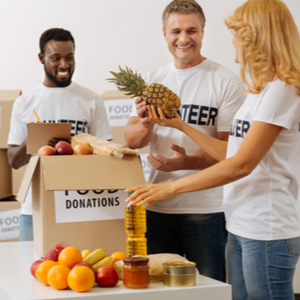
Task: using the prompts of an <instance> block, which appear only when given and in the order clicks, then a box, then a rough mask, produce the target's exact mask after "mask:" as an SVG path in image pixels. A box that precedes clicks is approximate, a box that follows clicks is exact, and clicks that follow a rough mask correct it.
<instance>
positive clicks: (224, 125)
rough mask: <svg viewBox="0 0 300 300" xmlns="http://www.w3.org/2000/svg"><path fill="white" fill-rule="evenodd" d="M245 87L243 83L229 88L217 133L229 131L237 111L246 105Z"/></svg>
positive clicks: (223, 102)
mask: <svg viewBox="0 0 300 300" xmlns="http://www.w3.org/2000/svg"><path fill="white" fill-rule="evenodd" d="M243 90H244V86H243V84H242V83H241V82H236V83H235V84H233V85H231V86H230V87H228V88H227V89H226V90H225V92H224V95H223V98H222V101H221V106H220V108H219V115H218V124H217V131H229V130H230V127H231V124H232V120H233V117H234V115H235V113H236V112H237V110H238V109H239V108H240V107H241V105H242V104H243V103H244V100H245V98H246V95H247V94H246V93H242V92H241V91H243Z"/></svg>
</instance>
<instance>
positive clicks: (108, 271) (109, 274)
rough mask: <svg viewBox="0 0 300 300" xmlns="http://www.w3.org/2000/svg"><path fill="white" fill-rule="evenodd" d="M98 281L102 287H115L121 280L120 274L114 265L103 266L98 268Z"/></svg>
mask: <svg viewBox="0 0 300 300" xmlns="http://www.w3.org/2000/svg"><path fill="white" fill-rule="evenodd" d="M96 282H97V283H98V285H99V286H102V287H113V286H115V285H116V284H117V283H118V282H119V274H118V272H117V270H116V269H115V268H114V267H113V266H102V267H99V268H98V269H97V270H96Z"/></svg>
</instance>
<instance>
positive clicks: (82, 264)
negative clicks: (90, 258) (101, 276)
mask: <svg viewBox="0 0 300 300" xmlns="http://www.w3.org/2000/svg"><path fill="white" fill-rule="evenodd" d="M79 266H85V267H88V268H90V269H91V270H92V271H93V272H95V271H94V269H93V266H92V265H91V264H90V263H88V262H86V261H82V262H80V263H78V264H76V265H75V266H74V267H73V268H76V267H79ZM73 268H72V269H73Z"/></svg>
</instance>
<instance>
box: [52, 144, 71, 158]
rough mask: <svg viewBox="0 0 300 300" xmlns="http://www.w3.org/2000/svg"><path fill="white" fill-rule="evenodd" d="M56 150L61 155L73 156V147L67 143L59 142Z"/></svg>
mask: <svg viewBox="0 0 300 300" xmlns="http://www.w3.org/2000/svg"><path fill="white" fill-rule="evenodd" d="M55 150H56V151H57V153H58V154H59V155H71V154H72V153H73V148H72V146H71V145H70V144H69V143H67V142H65V141H59V142H58V143H57V144H56V145H55Z"/></svg>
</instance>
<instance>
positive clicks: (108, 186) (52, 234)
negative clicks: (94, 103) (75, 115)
mask: <svg viewBox="0 0 300 300" xmlns="http://www.w3.org/2000/svg"><path fill="white" fill-rule="evenodd" d="M19 95H20V91H5V92H4V91H3V92H2V94H1V102H0V107H1V117H0V120H1V131H0V132H1V146H0V148H1V150H0V164H1V167H0V172H1V180H0V184H3V187H2V186H1V188H0V199H4V198H5V197H11V196H16V199H18V201H15V200H10V201H4V200H0V240H1V239H2V240H4V239H3V238H1V234H2V233H3V232H9V231H10V232H13V230H14V229H17V230H15V233H17V234H16V236H15V238H14V239H15V240H16V239H17V237H18V234H19V230H18V229H19V213H20V205H21V203H22V202H24V201H25V200H26V194H27V191H28V188H29V186H30V184H32V201H33V230H34V248H35V250H36V252H37V253H38V255H40V256H44V255H45V254H46V253H47V252H48V251H49V250H50V249H51V248H53V247H55V245H56V244H57V243H59V242H62V241H65V242H68V243H69V244H71V245H73V246H75V247H78V248H79V249H81V250H82V249H88V248H89V249H91V250H94V249H96V248H99V247H102V248H103V249H104V250H105V251H106V252H107V254H110V253H112V252H115V251H124V252H125V251H126V250H125V240H126V232H125V225H124V208H125V206H126V203H125V201H124V200H125V199H126V198H127V197H128V195H127V193H125V192H124V189H126V188H128V187H132V186H135V185H139V184H143V183H145V180H147V175H148V172H147V163H145V161H146V155H147V153H148V147H145V148H143V149H139V155H140V156H136V155H128V156H127V155H126V156H125V157H123V158H122V159H120V158H117V157H115V156H113V155H97V156H95V155H92V156H86V155H84V156H73V155H72V156H60V155H55V156H49V157H38V156H35V155H34V156H32V158H31V160H30V162H29V164H28V165H26V166H25V167H23V168H21V169H19V170H12V169H11V168H10V166H9V164H8V161H7V148H8V146H7V144H6V143H7V139H8V133H9V127H10V117H11V110H12V106H13V102H14V100H15V99H16V98H17V97H18V96H19ZM101 96H102V98H103V99H104V100H105V101H104V103H105V106H106V110H107V114H108V118H109V121H110V126H111V128H112V133H113V136H114V140H113V142H114V143H119V144H122V145H126V143H125V139H124V134H123V132H124V126H125V125H126V124H127V121H128V119H129V116H130V113H131V109H132V105H133V99H131V98H130V97H128V96H126V95H124V94H123V93H121V92H106V93H104V94H103V95H101ZM32 125H33V126H32V127H35V128H38V129H37V131H35V132H34V133H31V132H30V130H29V127H28V136H27V152H28V153H30V154H36V153H37V150H38V149H39V147H41V146H42V144H41V143H46V142H44V141H43V140H44V139H45V138H46V139H48V137H47V134H49V130H47V132H45V130H44V129H43V127H44V126H40V125H45V124H39V123H35V124H32ZM52 125H53V126H54V125H58V124H52ZM66 125H67V124H60V125H59V126H66ZM58 131H59V132H61V130H60V129H58ZM30 149H31V150H30ZM29 150H30V151H29ZM5 180H6V183H4V181H5ZM5 199H7V198H5ZM1 205H2V206H1ZM1 207H2V209H1ZM1 210H2V212H1ZM4 212H5V213H6V215H5V216H4V215H3V216H2V215H1V213H4ZM4 224H6V225H7V226H9V227H7V228H6V229H4V230H3V225H4ZM5 240H6V241H7V240H10V241H11V240H13V239H12V238H7V237H5Z"/></svg>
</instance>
